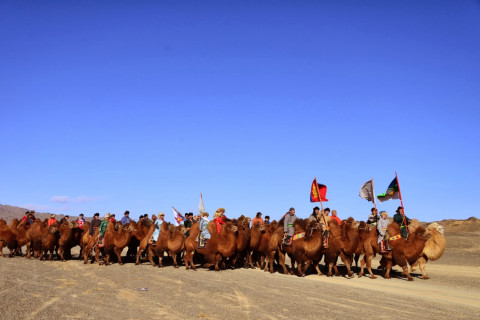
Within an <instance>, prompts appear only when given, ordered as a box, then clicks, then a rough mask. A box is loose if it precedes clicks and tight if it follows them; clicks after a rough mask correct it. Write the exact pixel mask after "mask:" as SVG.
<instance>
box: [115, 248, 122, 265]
mask: <svg viewBox="0 0 480 320" xmlns="http://www.w3.org/2000/svg"><path fill="white" fill-rule="evenodd" d="M113 251H114V252H115V253H116V254H117V259H118V264H119V265H121V266H122V265H123V262H122V249H121V248H115V249H114V250H113Z"/></svg>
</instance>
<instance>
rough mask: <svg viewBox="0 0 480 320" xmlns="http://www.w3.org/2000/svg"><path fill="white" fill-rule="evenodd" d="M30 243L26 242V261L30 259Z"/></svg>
mask: <svg viewBox="0 0 480 320" xmlns="http://www.w3.org/2000/svg"><path fill="white" fill-rule="evenodd" d="M31 246H32V244H31V242H30V241H27V259H31V258H32V254H31V252H30V249H31Z"/></svg>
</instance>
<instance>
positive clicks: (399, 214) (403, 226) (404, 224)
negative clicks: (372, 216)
mask: <svg viewBox="0 0 480 320" xmlns="http://www.w3.org/2000/svg"><path fill="white" fill-rule="evenodd" d="M393 221H395V222H396V223H398V225H399V226H400V232H401V233H402V238H404V239H407V238H408V225H409V224H410V222H411V221H412V220H410V219H409V218H407V217H406V216H405V214H404V213H403V207H401V206H399V207H398V208H397V211H396V213H395V215H394V216H393Z"/></svg>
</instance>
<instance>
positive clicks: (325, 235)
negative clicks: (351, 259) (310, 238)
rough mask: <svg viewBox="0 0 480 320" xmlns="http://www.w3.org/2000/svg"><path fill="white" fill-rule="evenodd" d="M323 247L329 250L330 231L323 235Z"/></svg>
mask: <svg viewBox="0 0 480 320" xmlns="http://www.w3.org/2000/svg"><path fill="white" fill-rule="evenodd" d="M323 247H324V248H325V249H327V248H328V231H325V232H324V233H323Z"/></svg>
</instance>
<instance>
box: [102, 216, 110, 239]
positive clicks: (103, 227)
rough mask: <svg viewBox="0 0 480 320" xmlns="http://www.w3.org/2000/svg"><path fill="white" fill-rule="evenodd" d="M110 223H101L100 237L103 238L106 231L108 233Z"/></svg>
mask: <svg viewBox="0 0 480 320" xmlns="http://www.w3.org/2000/svg"><path fill="white" fill-rule="evenodd" d="M108 222H109V221H108V219H107V220H102V222H100V237H103V235H104V234H105V231H107V226H108Z"/></svg>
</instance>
